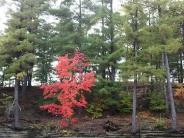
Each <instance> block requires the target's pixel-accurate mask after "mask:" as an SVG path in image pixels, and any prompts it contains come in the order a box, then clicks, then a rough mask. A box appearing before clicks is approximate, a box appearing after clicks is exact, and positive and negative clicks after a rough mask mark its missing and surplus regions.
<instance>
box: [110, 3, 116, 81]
mask: <svg viewBox="0 0 184 138" xmlns="http://www.w3.org/2000/svg"><path fill="white" fill-rule="evenodd" d="M110 40H111V44H110V45H111V54H112V53H113V52H114V50H115V49H114V23H113V0H110ZM112 62H113V65H111V74H110V79H111V80H112V81H115V75H116V68H115V64H116V60H115V59H113V61H112Z"/></svg>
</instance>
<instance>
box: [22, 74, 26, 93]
mask: <svg viewBox="0 0 184 138" xmlns="http://www.w3.org/2000/svg"><path fill="white" fill-rule="evenodd" d="M26 88H27V76H24V79H23V84H22V96H24V95H25V92H26Z"/></svg>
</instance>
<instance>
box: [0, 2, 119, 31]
mask: <svg viewBox="0 0 184 138" xmlns="http://www.w3.org/2000/svg"><path fill="white" fill-rule="evenodd" d="M121 1H122V0H114V10H115V11H118V10H119V9H120V8H121ZM7 2H8V4H6V5H5V6H2V7H0V31H1V32H2V31H3V30H4V29H5V27H6V25H5V24H6V21H7V11H8V8H10V9H12V8H13V6H12V5H11V3H10V0H7Z"/></svg>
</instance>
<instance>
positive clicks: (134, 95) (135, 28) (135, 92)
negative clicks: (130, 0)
mask: <svg viewBox="0 0 184 138" xmlns="http://www.w3.org/2000/svg"><path fill="white" fill-rule="evenodd" d="M137 17H138V9H136V11H135V19H134V23H135V24H134V28H133V30H134V32H136V31H137V30H138V21H137ZM133 47H134V62H135V61H136V57H137V53H138V41H137V38H135V40H134V43H133ZM136 95H137V74H136V73H134V86H133V97H132V98H133V103H132V133H136V131H137V121H136V114H137V96H136Z"/></svg>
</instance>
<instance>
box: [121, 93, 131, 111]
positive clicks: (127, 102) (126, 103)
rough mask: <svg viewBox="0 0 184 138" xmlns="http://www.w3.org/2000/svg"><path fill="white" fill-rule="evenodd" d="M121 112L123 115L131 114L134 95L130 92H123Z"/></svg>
mask: <svg viewBox="0 0 184 138" xmlns="http://www.w3.org/2000/svg"><path fill="white" fill-rule="evenodd" d="M119 110H120V112H122V113H130V112H131V111H132V95H131V94H129V93H128V92H122V94H121V101H120V107H119Z"/></svg>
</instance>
